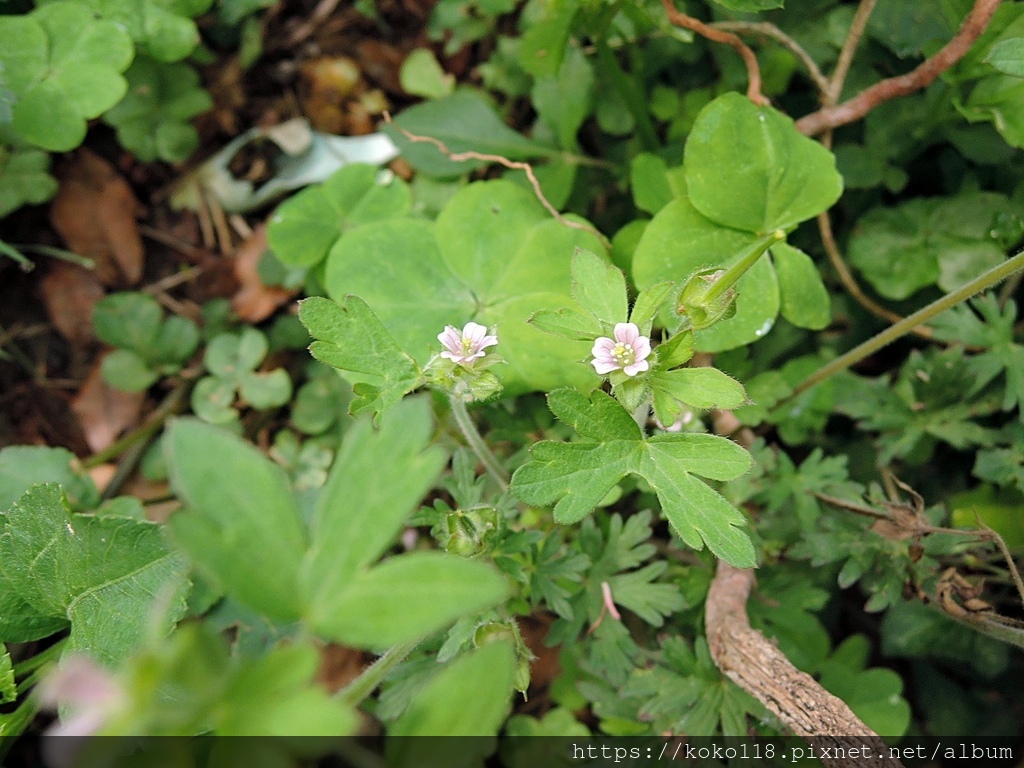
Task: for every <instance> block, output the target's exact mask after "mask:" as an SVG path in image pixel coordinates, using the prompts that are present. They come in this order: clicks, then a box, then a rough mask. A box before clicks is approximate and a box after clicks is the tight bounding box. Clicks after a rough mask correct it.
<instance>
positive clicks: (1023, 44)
mask: <svg viewBox="0 0 1024 768" xmlns="http://www.w3.org/2000/svg"><path fill="white" fill-rule="evenodd" d="M985 61H987V62H988V63H989V64H991V65H992V66H993V67H995V68H996V69H998V70H999V71H1000V72H1002V73H1003V74H1006V75H1012V76H1014V77H1024V37H1011V38H1008V39H1006V40H1000V41H999V42H998V43H996V44H995V45H993V46H992V49H991V50H990V51H989V52H988V56H986V57H985Z"/></svg>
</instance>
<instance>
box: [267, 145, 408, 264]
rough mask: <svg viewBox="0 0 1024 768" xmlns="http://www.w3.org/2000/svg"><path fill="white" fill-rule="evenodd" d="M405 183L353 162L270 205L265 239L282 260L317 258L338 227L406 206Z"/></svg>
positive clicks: (314, 260)
mask: <svg viewBox="0 0 1024 768" xmlns="http://www.w3.org/2000/svg"><path fill="white" fill-rule="evenodd" d="M411 202H412V195H411V193H410V191H409V186H408V185H407V184H406V183H405V182H404V181H402V180H401V179H399V178H397V177H395V176H394V174H392V173H390V172H388V171H381V170H380V169H378V168H376V167H375V166H372V165H365V164H363V163H353V164H351V165H347V166H345V167H344V168H342V169H340V170H339V171H337V172H336V173H334V175H333V176H331V177H330V178H328V179H327V180H326V181H325V182H324V183H323V184H319V185H316V186H313V187H309V188H308V189H304V190H303V191H302V192H299V193H298V194H297V195H293V196H292V197H290V198H289V199H288V200H287V201H285V202H284V203H283V204H282V205H280V206H279V207H278V209H277V210H276V211H274V215H273V216H271V218H270V225H269V227H268V228H267V243H268V244H269V245H270V247H271V249H272V250H273V251H274V255H275V256H277V258H279V259H280V260H281V261H282V262H284V263H285V264H288V265H291V266H296V267H309V266H313V265H314V264H318V263H319V262H321V261H322V260H323V259H324V258H325V257H326V256H327V254H328V252H329V251H330V250H331V247H332V246H333V245H334V243H335V242H337V240H338V238H339V237H341V234H342V232H345V231H346V230H348V229H351V228H353V227H357V226H359V225H360V224H366V223H367V222H371V221H380V220H382V219H389V218H392V217H396V216H402V215H404V214H405V213H407V212H408V211H409V208H410V205H411Z"/></svg>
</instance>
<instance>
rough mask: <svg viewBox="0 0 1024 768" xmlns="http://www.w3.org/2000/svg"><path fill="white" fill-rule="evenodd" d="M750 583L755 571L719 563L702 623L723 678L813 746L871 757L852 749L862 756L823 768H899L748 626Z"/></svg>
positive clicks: (878, 742) (845, 711)
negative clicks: (864, 748) (868, 752)
mask: <svg viewBox="0 0 1024 768" xmlns="http://www.w3.org/2000/svg"><path fill="white" fill-rule="evenodd" d="M753 585H754V572H753V571H751V570H747V569H741V568H734V567H733V566H731V565H729V564H728V563H726V562H725V561H724V560H719V562H718V570H717V571H716V573H715V578H714V580H713V581H712V582H711V589H710V590H709V591H708V600H707V606H706V608H705V613H704V619H705V625H706V626H707V637H708V646H709V648H710V650H711V656H712V658H713V659H714V661H715V664H716V665H717V666H718V668H719V669H720V670H721V671H722V674H724V675H725V676H726V677H728V678H729V679H730V680H732V681H733V682H734V683H736V684H737V685H738V686H740V688H742V689H743V690H745V691H746V692H747V693H749V694H751V695H752V696H754V697H755V698H756V699H757V700H758V701H760V702H761V703H763V704H764V705H765V707H767V708H768V709H769V710H771V711H772V712H773V713H774V714H775V715H776V716H777V717H778V718H779V719H780V720H781V721H782V722H783V723H785V725H786V726H787V727H788V728H790V729H791V730H792V731H793V733H795V734H796V735H797V736H802V737H814V738H815V745H816V746H817V745H821V746H823V747H843V748H844V749H843V750H842V754H843V755H846V754H848V753H850V752H851V750H850V749H849V748H850V747H854V746H858V745H863V746H870V747H871V751H872V753H873V754H871V755H870V756H868V755H866V754H865V753H864V752H861V751H852V752H853V754H857V755H864V757H858V758H852V757H851V758H846V757H843V758H826V757H822V762H823V763H824V764H825V765H826V766H829V767H830V768H853V766H878V767H881V768H898V767H899V766H901V765H902V764H901V763H900V761H899V760H895V759H893V758H890V757H887V756H888V754H889V750H888V747H887V746H886V744H885V742H884V741H882V739H881V738H879V737H878V736H877V735H876V734H875V733H874V732H873V731H872V730H871V729H870V728H868V727H867V726H866V725H864V723H862V722H861V721H860V720H859V719H858V717H857V716H856V715H855V714H853V711H852V710H851V709H850V708H849V707H848V706H847V705H846V704H845V702H843V701H842V700H841V699H839V698H838V697H836V696H834V695H832V694H831V693H829V692H828V691H826V690H825V689H824V688H822V687H821V685H820V684H819V683H818V682H817V681H816V680H815V679H814V678H813V677H811V676H810V675H808V674H807V673H806V672H801V671H800V670H798V669H797V668H796V667H794V666H793V665H792V664H791V663H790V662H789V660H788V659H787V658H786V657H785V656H784V655H783V654H782V652H781V651H780V650H779V649H778V648H777V647H776V646H775V645H774V644H773V643H772V642H771V641H769V640H768V639H767V638H765V636H764V635H762V634H761V633H760V632H758V631H757V630H755V629H753V628H752V627H751V626H750V619H749V618H748V616H747V608H746V605H747V599H748V598H749V596H750V591H751V589H752V587H753ZM821 751H822V752H824V750H821Z"/></svg>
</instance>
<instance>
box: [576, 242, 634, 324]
mask: <svg viewBox="0 0 1024 768" xmlns="http://www.w3.org/2000/svg"><path fill="white" fill-rule="evenodd" d="M571 270H572V297H573V298H574V299H576V301H577V303H578V304H579V305H580V306H581V307H583V309H585V310H587V311H588V312H590V313H591V314H592V315H594V317H596V318H597V319H598V320H602V321H604V322H605V323H609V324H613V325H614V324H615V323H622V322H625V319H626V278H625V277H624V276H623V274H622V271H621V270H620V269H619V268H618V267H616V266H615V265H614V264H610V263H608V260H607V259H603V258H601V257H600V256H598V255H597V254H596V253H591V252H590V251H586V250H583V249H582V248H581V249H578V250H577V251H576V253H574V254H573V257H572V265H571Z"/></svg>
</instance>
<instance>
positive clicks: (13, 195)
mask: <svg viewBox="0 0 1024 768" xmlns="http://www.w3.org/2000/svg"><path fill="white" fill-rule="evenodd" d="M2 23H3V22H2V21H0V24H2ZM2 122H3V120H2V119H0V123H2ZM49 171H50V156H49V155H48V154H47V153H46V152H41V151H40V150H38V149H27V148H25V149H13V150H12V149H8V148H7V147H0V218H2V217H4V216H6V215H7V214H8V213H10V212H11V211H13V210H15V209H17V208H20V207H21V206H22V205H24V204H25V203H31V204H35V203H45V202H46V201H47V200H49V199H50V198H51V197H53V195H54V194H55V193H56V192H57V180H56V179H55V178H53V176H51V175H50V173H49Z"/></svg>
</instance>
